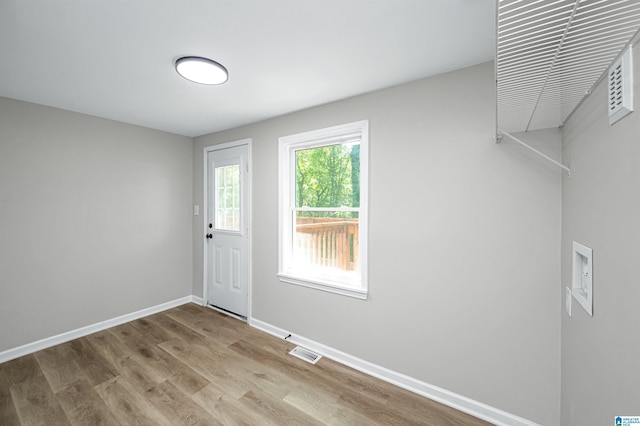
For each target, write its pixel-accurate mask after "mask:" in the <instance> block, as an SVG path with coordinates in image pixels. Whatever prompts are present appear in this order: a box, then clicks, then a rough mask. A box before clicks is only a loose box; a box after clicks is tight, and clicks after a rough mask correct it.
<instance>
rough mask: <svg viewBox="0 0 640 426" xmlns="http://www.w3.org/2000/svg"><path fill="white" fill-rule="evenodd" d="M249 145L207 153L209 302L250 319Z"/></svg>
mask: <svg viewBox="0 0 640 426" xmlns="http://www.w3.org/2000/svg"><path fill="white" fill-rule="evenodd" d="M248 150H249V148H248V145H239V146H234V147H230V148H223V149H218V150H215V151H210V152H209V153H208V154H207V164H208V170H207V176H208V177H207V198H208V206H207V228H206V238H207V295H206V297H207V303H208V304H209V305H211V306H214V307H216V308H219V309H223V310H225V311H228V312H231V313H234V314H236V315H239V316H241V317H245V318H246V317H247V312H248V294H249V291H248V284H249V235H248V233H249V229H248V200H249V194H248V189H249V185H248Z"/></svg>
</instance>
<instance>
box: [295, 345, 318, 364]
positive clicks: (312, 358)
mask: <svg viewBox="0 0 640 426" xmlns="http://www.w3.org/2000/svg"><path fill="white" fill-rule="evenodd" d="M289 355H293V356H295V357H297V358H300V359H302V360H305V361H307V362H310V363H311V364H315V363H316V362H318V361H319V360H320V358H322V355H320V354H317V353H315V352H311V351H310V350H309V349H305V348H301V347H300V346H296V347H295V348H293V350H292V351H291V352H289Z"/></svg>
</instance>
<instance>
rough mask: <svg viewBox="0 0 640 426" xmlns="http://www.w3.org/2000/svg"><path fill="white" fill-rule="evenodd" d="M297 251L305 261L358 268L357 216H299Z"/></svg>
mask: <svg viewBox="0 0 640 426" xmlns="http://www.w3.org/2000/svg"><path fill="white" fill-rule="evenodd" d="M295 245H296V252H297V253H298V254H301V255H302V256H303V257H304V260H305V261H306V262H308V263H311V264H314V265H320V266H328V267H333V268H339V269H342V270H344V271H355V270H357V269H358V219H332V218H319V217H299V218H298V219H297V223H296V238H295Z"/></svg>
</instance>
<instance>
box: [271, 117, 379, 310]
mask: <svg viewBox="0 0 640 426" xmlns="http://www.w3.org/2000/svg"><path fill="white" fill-rule="evenodd" d="M354 139H359V141H360V206H359V208H358V228H359V229H358V234H359V241H358V259H359V265H360V274H359V275H360V277H359V280H357V279H355V280H354V279H350V278H349V275H353V274H349V273H345V274H344V275H338V274H335V275H333V274H311V273H303V272H302V271H300V270H299V269H298V270H296V269H295V268H294V267H293V264H292V258H293V252H292V246H293V227H294V226H295V225H294V223H295V222H294V216H295V211H296V207H295V173H296V164H295V159H296V156H295V153H296V151H298V150H303V149H310V148H318V147H322V146H328V145H335V144H340V143H345V142H348V141H349V140H354ZM278 150H279V163H278V172H279V176H278V178H279V179H278V180H279V182H278V183H279V214H278V220H279V229H278V274H277V276H278V278H279V279H280V281H281V282H285V283H289V284H296V285H300V286H304V287H309V288H314V289H317V290H323V291H327V292H331V293H336V294H341V295H344V296H350V297H355V298H358V299H367V298H368V294H369V283H368V274H367V271H368V267H367V265H368V229H369V220H368V219H369V120H362V121H356V122H353V123H347V124H342V125H339V126H333V127H328V128H324V129H318V130H312V131H308V132H303V133H298V134H294V135H290V136H283V137H280V138H279V139H278ZM331 210H332V211H334V210H339V208H336V209H334V208H331Z"/></svg>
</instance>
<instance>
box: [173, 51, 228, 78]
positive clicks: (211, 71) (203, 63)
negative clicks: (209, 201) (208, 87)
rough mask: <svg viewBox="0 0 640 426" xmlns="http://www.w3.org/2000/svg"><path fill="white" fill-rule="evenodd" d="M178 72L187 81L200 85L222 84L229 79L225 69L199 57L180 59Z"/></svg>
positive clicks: (177, 64) (177, 66)
mask: <svg viewBox="0 0 640 426" xmlns="http://www.w3.org/2000/svg"><path fill="white" fill-rule="evenodd" d="M176 71H177V72H178V74H180V75H181V76H182V77H184V78H186V79H187V80H190V81H193V82H195V83H200V84H222V83H224V82H225V81H227V79H228V78H229V74H228V72H227V69H226V68H225V67H223V66H222V65H220V64H219V63H217V62H216V61H212V60H211V59H207V58H201V57H199V56H184V57H182V58H180V59H178V60H177V61H176Z"/></svg>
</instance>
